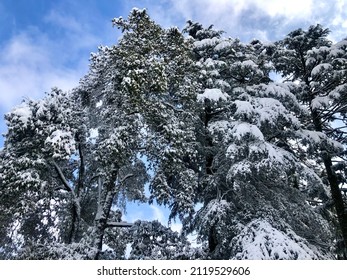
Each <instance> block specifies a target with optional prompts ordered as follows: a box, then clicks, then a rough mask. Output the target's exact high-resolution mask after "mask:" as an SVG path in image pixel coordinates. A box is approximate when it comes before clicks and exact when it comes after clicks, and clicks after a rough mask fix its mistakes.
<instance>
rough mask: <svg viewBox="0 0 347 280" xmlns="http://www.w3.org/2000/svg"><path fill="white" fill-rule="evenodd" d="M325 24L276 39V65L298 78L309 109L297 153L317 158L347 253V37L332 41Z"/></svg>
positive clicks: (287, 76) (299, 94)
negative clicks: (343, 189)
mask: <svg viewBox="0 0 347 280" xmlns="http://www.w3.org/2000/svg"><path fill="white" fill-rule="evenodd" d="M328 34H329V30H328V29H324V28H323V27H322V26H320V25H316V26H311V27H310V28H309V29H308V30H307V31H304V30H302V29H298V30H295V31H293V32H291V33H289V34H288V35H287V37H286V38H285V39H283V40H282V41H279V42H278V43H277V45H278V49H277V51H276V52H275V54H274V65H275V67H276V70H277V71H279V72H280V73H281V74H282V75H283V76H284V78H285V79H287V80H291V81H293V82H295V83H296V86H295V88H293V91H292V92H293V93H294V94H295V96H296V97H297V99H298V100H299V101H300V103H301V104H302V105H303V107H304V108H305V109H306V111H307V113H306V114H303V115H302V116H301V117H300V120H301V122H302V124H303V127H302V129H301V130H300V131H298V138H300V139H301V140H300V142H299V145H297V153H298V154H300V157H305V158H306V161H312V160H313V161H315V162H316V163H317V164H313V165H316V167H315V168H316V171H318V172H320V173H318V174H319V176H321V177H322V178H323V179H324V180H325V181H326V185H327V186H329V188H330V192H331V198H332V200H333V203H334V205H335V211H336V215H337V218H338V222H339V228H340V232H341V236H342V240H343V242H342V243H344V245H343V246H342V247H343V248H342V254H344V255H345V257H346V248H347V214H346V213H347V212H346V201H344V198H343V195H342V192H341V187H343V184H344V183H345V179H344V176H345V172H346V164H345V161H346V157H345V155H346V135H347V132H346V109H347V95H346V89H347V83H346V82H347V80H346V78H347V68H346V65H347V64H346V62H347V60H346V59H347V52H346V51H347V49H346V48H347V41H346V39H345V40H342V41H340V42H337V43H332V42H330V41H329V40H328V39H327V35H328Z"/></svg>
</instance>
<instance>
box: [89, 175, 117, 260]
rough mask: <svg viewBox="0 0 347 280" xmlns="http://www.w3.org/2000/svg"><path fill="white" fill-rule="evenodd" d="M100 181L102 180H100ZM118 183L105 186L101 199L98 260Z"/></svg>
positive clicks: (96, 235)
mask: <svg viewBox="0 0 347 280" xmlns="http://www.w3.org/2000/svg"><path fill="white" fill-rule="evenodd" d="M99 183H100V182H99ZM115 191H116V184H115V183H114V182H113V183H109V184H108V186H106V188H105V193H104V199H102V200H101V199H100V200H99V205H98V213H97V215H96V218H95V227H96V230H95V238H94V247H95V248H96V254H95V257H94V259H95V260H98V259H99V258H100V254H101V252H102V245H103V239H104V235H105V229H106V228H107V220H108V218H109V215H110V211H111V207H112V202H113V198H114V196H115ZM101 195H102V192H101Z"/></svg>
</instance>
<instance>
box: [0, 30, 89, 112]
mask: <svg viewBox="0 0 347 280" xmlns="http://www.w3.org/2000/svg"><path fill="white" fill-rule="evenodd" d="M53 43H54V42H51V41H49V40H47V38H46V37H45V36H44V35H43V34H40V33H37V31H29V32H23V33H20V34H19V35H17V36H14V37H12V39H11V40H10V41H8V42H7V43H6V44H5V45H4V46H3V48H2V49H3V51H2V53H1V56H0V104H1V105H0V106H1V107H2V109H3V110H9V109H10V107H12V106H14V105H15V104H18V103H19V102H20V101H21V100H22V99H23V98H39V97H41V96H43V94H44V92H47V91H49V90H50V89H51V88H52V87H54V86H58V87H59V88H62V89H64V90H68V89H71V88H73V87H74V86H76V85H77V84H78V81H79V78H80V76H81V72H82V71H81V69H72V68H68V67H67V66H64V65H63V63H62V62H61V61H59V60H58V59H57V58H58V57H59V53H58V50H54V49H53V48H52V45H53Z"/></svg>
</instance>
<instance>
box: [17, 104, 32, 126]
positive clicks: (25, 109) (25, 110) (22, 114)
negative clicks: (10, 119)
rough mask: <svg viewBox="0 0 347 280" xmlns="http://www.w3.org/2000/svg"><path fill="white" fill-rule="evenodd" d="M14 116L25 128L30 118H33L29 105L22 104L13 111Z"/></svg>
mask: <svg viewBox="0 0 347 280" xmlns="http://www.w3.org/2000/svg"><path fill="white" fill-rule="evenodd" d="M12 114H14V115H15V116H16V117H17V119H18V120H19V121H21V122H22V123H23V126H24V127H26V126H27V124H28V121H29V119H30V117H31V116H32V112H31V109H30V107H29V106H28V104H26V103H22V104H20V105H18V106H17V107H15V108H14V109H13V110H12Z"/></svg>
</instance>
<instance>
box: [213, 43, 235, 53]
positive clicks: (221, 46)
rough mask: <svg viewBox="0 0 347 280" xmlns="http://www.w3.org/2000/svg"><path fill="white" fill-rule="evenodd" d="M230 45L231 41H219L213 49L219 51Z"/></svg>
mask: <svg viewBox="0 0 347 280" xmlns="http://www.w3.org/2000/svg"><path fill="white" fill-rule="evenodd" d="M230 47H232V43H231V42H230V41H226V40H224V41H222V42H220V43H219V44H218V45H217V46H215V47H214V50H215V51H216V52H220V51H223V50H224V49H227V48H230Z"/></svg>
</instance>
